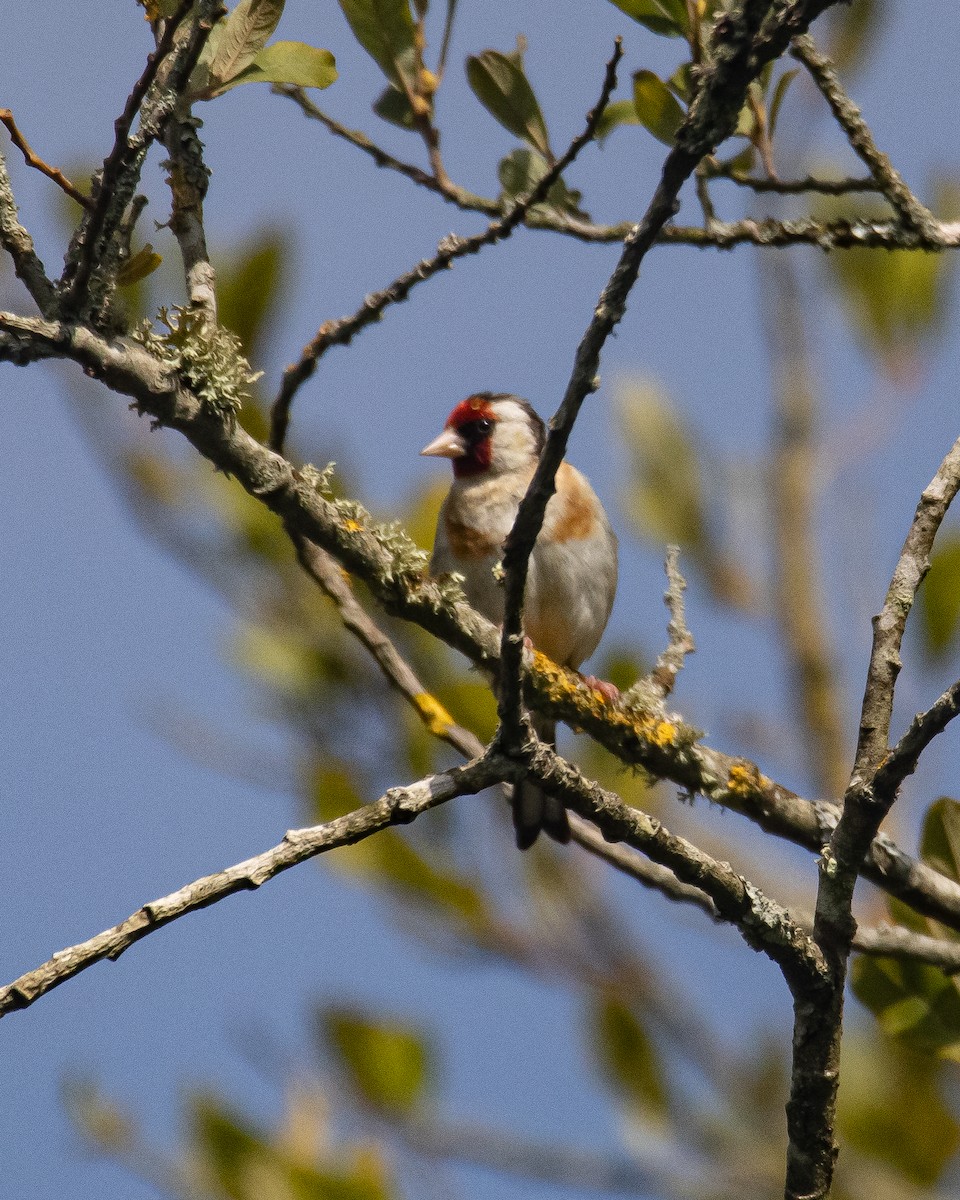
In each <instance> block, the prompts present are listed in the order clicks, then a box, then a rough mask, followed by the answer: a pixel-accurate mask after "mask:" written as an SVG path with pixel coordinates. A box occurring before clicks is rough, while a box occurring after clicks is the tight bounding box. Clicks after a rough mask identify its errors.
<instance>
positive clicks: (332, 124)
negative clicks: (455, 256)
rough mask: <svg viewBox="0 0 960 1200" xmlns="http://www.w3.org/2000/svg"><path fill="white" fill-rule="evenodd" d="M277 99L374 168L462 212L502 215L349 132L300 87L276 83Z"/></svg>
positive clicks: (492, 204) (493, 205)
mask: <svg viewBox="0 0 960 1200" xmlns="http://www.w3.org/2000/svg"><path fill="white" fill-rule="evenodd" d="M272 90H273V91H274V92H275V93H276V95H278V96H286V97H287V98H288V99H290V100H293V101H294V103H295V104H297V105H299V107H300V110H301V111H302V112H303V114H304V116H306V117H309V118H310V120H312V121H319V122H320V124H321V125H323V126H325V127H326V128H327V129H328V130H329V131H330V132H331V133H332V134H334V135H335V136H336V137H339V138H343V140H344V141H347V142H349V143H350V145H351V146H355V147H356V148H357V149H358V150H362V151H363V152H364V154H368V155H369V156H370V158H372V159H373V161H374V162H375V163H376V165H377V166H378V167H386V168H387V169H388V170H391V171H396V172H397V173H398V174H400V175H403V176H405V177H406V178H407V179H410V180H412V181H413V182H414V183H415V184H417V185H418V186H419V187H423V188H426V189H427V190H428V191H431V192H435V193H436V194H437V195H438V196H442V197H443V198H444V199H445V200H448V201H449V202H450V203H451V204H455V205H456V206H457V207H458V208H462V209H463V210H464V211H465V212H482V213H486V214H487V215H488V216H499V215H501V214H502V213H503V205H502V204H501V203H500V202H499V201H498V200H488V199H487V198H486V197H484V196H477V195H475V194H474V193H473V192H469V191H467V190H466V188H461V187H458V186H457V185H456V184H455V183H453V182H451V180H450V179H444V180H442V181H441V180H439V179H437V178H436V177H435V176H433V175H431V174H430V172H429V171H425V170H424V169H423V168H422V167H418V166H416V164H414V163H408V162H405V161H404V160H403V159H400V158H397V157H395V156H394V155H393V154H390V153H389V152H388V151H386V150H384V149H383V148H382V147H381V146H378V145H377V144H376V142H373V141H371V139H370V138H368V137H367V135H366V134H365V133H362V132H361V131H360V130H359V129H350V128H348V127H347V126H346V125H342V124H341V123H340V122H339V121H337V120H335V119H334V118H333V117H331V116H330V115H329V114H328V113H325V112H324V111H323V109H321V108H318V107H317V106H316V104H314V102H313V101H312V100H311V99H310V97H309V96H308V95H307V93H306V92H305V91H304V90H303V88H298V87H293V86H292V85H291V84H288V83H276V84H274V85H273V89H272Z"/></svg>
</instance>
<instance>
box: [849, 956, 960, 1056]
mask: <svg viewBox="0 0 960 1200" xmlns="http://www.w3.org/2000/svg"><path fill="white" fill-rule="evenodd" d="M851 983H852V986H853V993H854V995H855V996H856V997H857V999H858V1000H860V1001H861V1003H862V1004H865V1005H866V1006H867V1008H869V1009H870V1011H871V1012H872V1013H873V1014H874V1016H875V1017H876V1018H877V1021H878V1023H879V1025H880V1028H881V1029H882V1030H883V1031H884V1033H887V1034H889V1035H890V1036H891V1037H897V1038H900V1039H902V1040H903V1041H904V1042H905V1043H906V1044H907V1045H908V1046H912V1047H913V1048H914V1049H917V1050H923V1051H926V1052H927V1053H931V1054H939V1055H940V1056H941V1057H943V1058H949V1059H952V1060H953V1061H954V1062H960V995H958V993H957V987H956V984H955V983H954V981H953V980H952V979H950V978H948V977H947V976H946V975H944V973H943V972H942V971H941V970H940V969H939V968H937V967H931V966H928V965H927V964H926V963H920V962H913V961H910V960H909V959H894V958H873V957H868V956H867V955H861V956H860V957H859V958H857V959H856V960H855V962H854V964H853V968H852V971H851Z"/></svg>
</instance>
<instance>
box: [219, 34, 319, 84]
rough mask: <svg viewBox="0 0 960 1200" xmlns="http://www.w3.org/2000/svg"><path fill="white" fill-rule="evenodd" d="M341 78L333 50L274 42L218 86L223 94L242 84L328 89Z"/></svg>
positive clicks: (297, 43) (295, 43) (294, 43)
mask: <svg viewBox="0 0 960 1200" xmlns="http://www.w3.org/2000/svg"><path fill="white" fill-rule="evenodd" d="M336 78H337V63H336V59H335V58H334V57H333V55H332V54H331V53H330V51H329V50H321V49H320V48H319V47H317V46H308V45H307V44H306V42H272V43H271V44H270V45H269V46H265V47H264V49H262V50H260V51H259V52H258V53H257V55H256V57H255V58H254V60H253V62H252V63H250V65H249V66H248V67H245V68H244V69H243V70H242V71H241V72H240V74H239V75H234V76H232V77H231V78H230V79H226V80H224V82H223V83H221V84H220V85H219V86H218V87H216V88H215V89H214V95H217V96H221V95H222V94H223V93H224V92H227V91H229V90H230V88H234V87H238V86H239V85H240V84H241V83H288V84H291V85H292V86H293V87H313V88H326V87H329V86H330V84H331V83H333V81H334V80H335V79H336Z"/></svg>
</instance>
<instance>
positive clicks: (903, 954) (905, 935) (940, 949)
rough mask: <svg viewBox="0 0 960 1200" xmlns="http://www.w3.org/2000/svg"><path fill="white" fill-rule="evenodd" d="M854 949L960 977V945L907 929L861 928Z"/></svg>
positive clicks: (900, 926) (879, 926)
mask: <svg viewBox="0 0 960 1200" xmlns="http://www.w3.org/2000/svg"><path fill="white" fill-rule="evenodd" d="M853 948H854V949H855V950H859V951H860V953H861V954H869V955H871V956H872V957H880V958H906V959H909V960H910V961H911V962H922V963H929V964H930V966H932V967H939V968H940V970H941V971H944V972H945V973H946V974H947V975H956V974H958V973H960V942H952V941H947V939H946V938H937V937H929V936H928V935H927V934H923V933H916V932H914V930H912V929H906V928H905V927H904V926H903V925H878V926H877V927H876V928H874V929H865V928H863V927H861V928H860V929H858V930H857V933H856V936H855V937H854V939H853Z"/></svg>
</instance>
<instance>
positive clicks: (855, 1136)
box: [838, 1037, 960, 1196]
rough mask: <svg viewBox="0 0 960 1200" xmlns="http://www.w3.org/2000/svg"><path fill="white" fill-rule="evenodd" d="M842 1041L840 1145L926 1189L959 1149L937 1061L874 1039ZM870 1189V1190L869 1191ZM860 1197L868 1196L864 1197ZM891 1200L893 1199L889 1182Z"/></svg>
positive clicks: (954, 1120)
mask: <svg viewBox="0 0 960 1200" xmlns="http://www.w3.org/2000/svg"><path fill="white" fill-rule="evenodd" d="M864 1041H865V1039H863V1038H857V1039H854V1038H850V1037H847V1038H845V1039H844V1047H843V1058H842V1064H841V1073H840V1077H841V1084H840V1097H839V1108H838V1124H839V1128H840V1133H841V1136H842V1137H843V1139H844V1141H846V1142H849V1144H850V1145H851V1146H852V1147H854V1148H856V1150H858V1151H859V1152H860V1153H861V1154H867V1155H869V1156H870V1157H872V1158H874V1159H876V1160H877V1161H879V1162H882V1163H886V1164H887V1165H888V1166H890V1167H892V1168H893V1169H894V1170H895V1171H896V1172H897V1173H898V1174H899V1175H900V1176H901V1177H902V1179H904V1180H906V1181H908V1182H909V1183H911V1184H913V1185H916V1186H917V1187H922V1188H929V1187H931V1186H932V1185H934V1184H935V1183H937V1181H938V1180H939V1179H940V1178H941V1176H942V1174H943V1171H944V1168H945V1167H946V1165H947V1163H948V1161H949V1160H950V1158H951V1157H952V1156H953V1155H954V1153H955V1152H956V1150H957V1146H958V1144H960V1134H958V1128H957V1122H956V1119H955V1118H954V1116H953V1114H952V1113H951V1111H950V1106H949V1105H948V1103H947V1102H946V1100H945V1098H944V1087H943V1084H944V1079H943V1067H942V1064H941V1063H939V1062H938V1060H937V1059H934V1058H931V1057H930V1056H929V1055H927V1054H922V1053H919V1052H917V1051H914V1050H911V1049H910V1048H909V1047H907V1046H904V1045H902V1044H899V1043H892V1042H890V1041H889V1040H888V1039H885V1038H881V1037H878V1038H876V1039H871V1041H870V1042H869V1043H868V1044H864ZM867 1186H868V1187H869V1185H867ZM862 1194H864V1195H867V1194H871V1193H870V1192H866V1191H865V1192H863V1193H862ZM886 1194H887V1195H889V1196H895V1195H897V1194H898V1193H897V1189H896V1185H895V1183H894V1181H893V1180H890V1182H889V1184H888V1187H887V1189H886Z"/></svg>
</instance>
